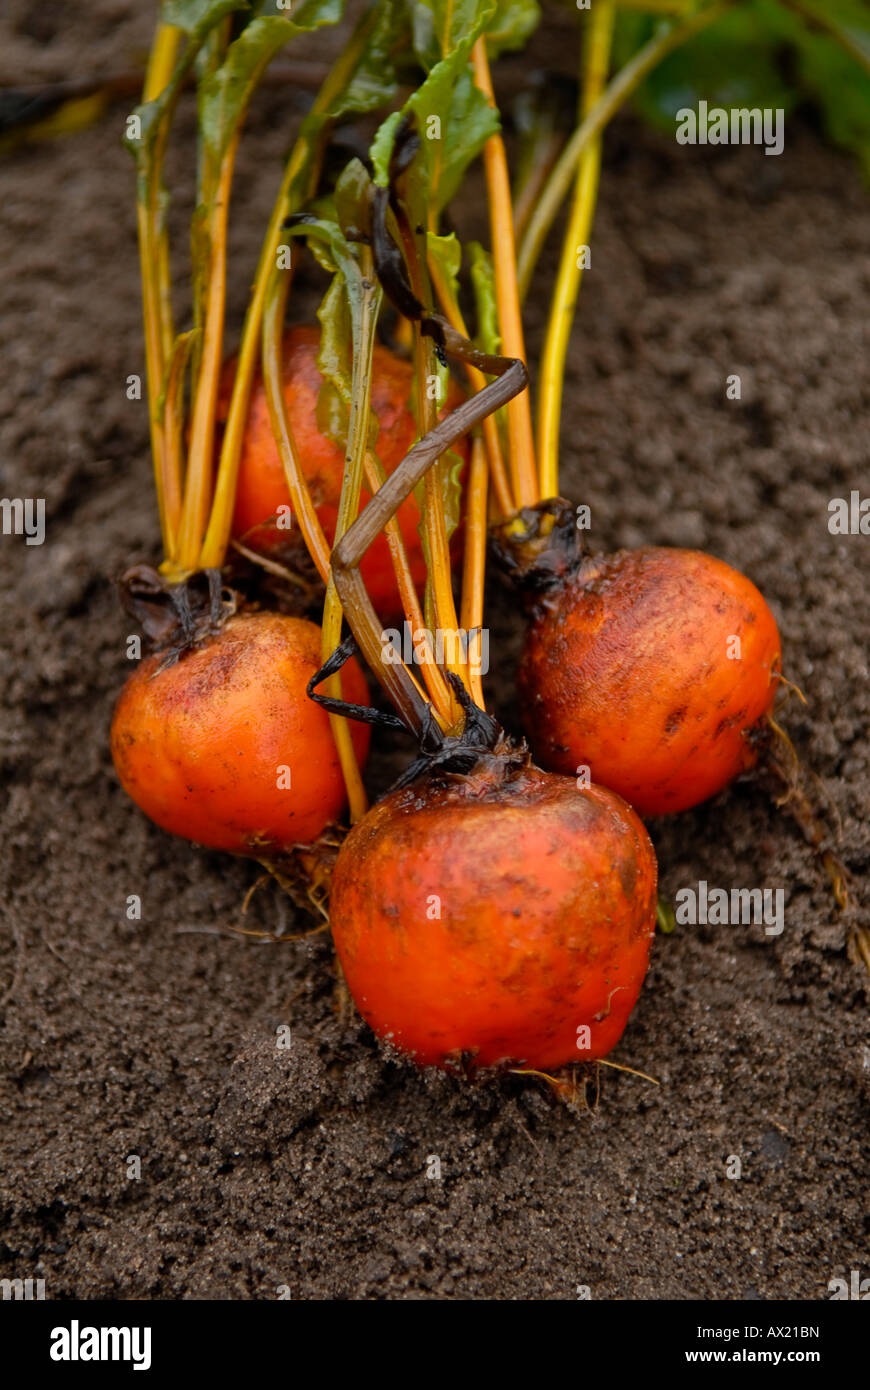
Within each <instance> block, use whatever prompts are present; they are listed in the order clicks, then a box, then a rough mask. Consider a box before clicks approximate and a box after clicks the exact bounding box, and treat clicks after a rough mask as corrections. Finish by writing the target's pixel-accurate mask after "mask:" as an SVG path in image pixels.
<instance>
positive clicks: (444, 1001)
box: [330, 755, 657, 1069]
mask: <svg viewBox="0 0 870 1390" xmlns="http://www.w3.org/2000/svg"><path fill="white" fill-rule="evenodd" d="M656 877H657V870H656V860H655V855H654V853H653V848H652V845H651V843H650V840H649V837H648V835H647V833H646V830H645V829H644V827H643V825H642V823H641V822H640V820H638V818H637V816H636V815H635V814H634V812H633V811H632V810H631V809H630V807H628V806H626V805H625V803H624V802H623V801H622V800H621V799H620V798H619V797H618V796H615V795H614V794H613V793H612V792H609V791H605V790H604V789H603V788H602V787H589V788H585V789H583V790H579V789H578V788H577V786H576V785H575V783H574V781H569V780H568V779H567V778H564V777H556V776H553V775H551V774H549V773H546V772H541V771H540V770H539V769H538V768H535V767H533V766H531V765H530V764H528V763H525V764H523V765H521V766H516V764H514V765H512V766H510V767H508V765H507V762H506V760H505V759H504V758H501V757H499V756H498V755H491V756H489V757H487V758H485V759H484V760H482V761H481V762H480V763H478V765H477V766H476V767H475V768H474V769H473V770H472V771H471V772H470V773H468V774H467V775H464V776H457V775H454V776H452V777H450V778H448V779H444V778H440V779H436V778H429V779H427V780H425V781H422V782H417V783H413V784H412V785H411V786H409V787H407V788H404V789H402V790H400V791H396V792H393V793H391V794H390V795H388V796H387V797H386V798H385V799H384V800H383V801H381V802H380V803H379V804H378V805H376V806H375V807H374V809H373V810H371V811H370V812H369V813H368V815H367V816H365V817H364V818H363V820H362V821H360V822H359V823H358V824H357V825H356V826H355V827H354V829H353V830H352V831H351V832H350V835H349V836H348V838H347V840H346V841H345V843H344V845H343V846H342V848H341V851H340V853H339V856H338V861H337V864H336V868H335V873H334V877H333V883H332V893H331V907H330V915H331V920H332V931H333V936H334V938H335V944H336V948H337V951H338V955H339V958H340V960H341V965H342V968H343V970H344V974H345V977H346V979H347V983H348V986H349V988H350V991H351V993H352V995H353V997H354V1000H355V1001H356V1004H357V1006H358V1008H359V1010H360V1012H361V1013H362V1015H363V1017H364V1018H365V1019H366V1020H367V1022H368V1023H369V1024H370V1025H371V1027H372V1028H373V1029H374V1031H375V1032H376V1033H377V1034H378V1036H379V1037H381V1038H384V1039H388V1040H389V1041H390V1042H391V1043H392V1044H393V1045H394V1046H395V1047H397V1048H399V1049H400V1050H401V1051H402V1052H404V1053H407V1054H409V1055H410V1056H411V1057H412V1058H413V1059H414V1061H416V1062H417V1063H418V1064H419V1065H421V1066H430V1065H431V1066H438V1067H449V1066H453V1065H459V1064H460V1063H461V1064H463V1065H466V1066H469V1065H470V1066H472V1067H475V1066H476V1067H485V1066H496V1065H505V1064H508V1063H511V1064H515V1065H525V1066H528V1067H533V1068H542V1069H543V1068H550V1069H552V1068H558V1067H560V1066H562V1065H564V1064H567V1063H569V1062H578V1061H586V1060H589V1059H591V1058H596V1057H603V1056H604V1055H605V1053H607V1052H609V1051H610V1049H611V1048H612V1047H613V1046H614V1044H615V1043H616V1042H617V1041H618V1039H619V1037H620V1036H621V1034H622V1031H623V1029H624V1028H625V1024H626V1021H627V1019H628V1016H629V1014H630V1012H631V1010H632V1008H633V1007H634V1004H635V1001H636V1000H637V997H638V993H639V991H640V988H641V985H642V983H643V979H644V976H645V974H646V970H647V964H648V959H649V951H650V943H651V941H652V937H653V932H654V925H655V911H656ZM584 1030H588V1032H587V1031H584Z"/></svg>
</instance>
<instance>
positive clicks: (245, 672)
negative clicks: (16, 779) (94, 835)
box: [111, 613, 369, 854]
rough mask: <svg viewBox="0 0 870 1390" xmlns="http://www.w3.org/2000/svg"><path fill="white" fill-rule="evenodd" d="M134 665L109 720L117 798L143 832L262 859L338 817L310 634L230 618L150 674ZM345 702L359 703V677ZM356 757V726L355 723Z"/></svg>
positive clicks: (333, 761) (315, 632)
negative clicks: (312, 683)
mask: <svg viewBox="0 0 870 1390" xmlns="http://www.w3.org/2000/svg"><path fill="white" fill-rule="evenodd" d="M161 660H162V658H161V657H160V655H159V654H158V655H155V656H152V657H149V658H148V659H147V660H145V661H143V662H142V664H141V666H139V667H138V669H137V670H136V671H135V673H134V674H133V675H132V676H131V677H130V679H129V680H128V681H127V683H126V685H125V686H124V688H123V690H122V691H121V694H120V696H119V698H118V703H117V706H116V708H115V715H114V719H113V721H112V736H111V743H112V757H113V758H114V761H115V767H116V769H117V772H118V776H119V778H120V779H121V783H122V785H123V787H124V789H125V791H126V792H127V793H128V794H129V795H130V796H131V797H132V799H133V800H134V801H135V802H136V803H137V805H138V806H139V807H141V809H142V810H143V811H144V812H145V814H146V815H148V816H150V817H151V819H152V820H153V821H156V823H157V824H158V825H160V826H162V827H163V829H164V830H170V831H172V833H173V834H175V835H183V836H185V837H186V838H187V839H189V840H194V841H196V842H197V844H201V845H208V846H209V847H210V848H212V849H224V850H231V851H233V852H235V853H237V854H265V853H267V852H268V851H269V850H270V849H278V850H287V849H289V848H291V847H292V846H293V845H294V844H307V843H309V842H311V841H313V840H315V839H316V838H317V836H318V835H319V834H320V833H321V832H322V831H323V830H324V829H325V828H326V826H327V825H328V824H329V823H330V822H331V821H333V820H335V819H336V818H337V817H339V816H340V815H341V813H342V810H343V808H344V803H345V796H344V781H343V778H342V774H341V768H340V765H339V761H338V754H337V752H336V750H335V745H334V742H333V738H332V732H331V729H330V726H329V718H328V716H327V715H326V714H325V713H324V711H323V710H322V709H320V708H319V707H318V706H317V705H315V704H313V703H312V701H311V700H309V699H308V698H307V696H306V693H305V687H306V684H307V682H308V680H309V679H310V678H311V676H312V675H313V674H314V672H315V671H316V670H317V668H318V667H319V665H320V630H319V628H317V627H316V626H315V625H314V624H313V623H309V622H306V621H305V620H304V619H301V618H290V617H283V616H280V615H278V614H272V613H253V614H243V615H239V616H236V617H232V618H230V619H229V621H228V622H227V623H226V624H225V625H224V626H223V627H222V628H221V629H220V631H219V632H218V633H217V634H216V635H214V636H212V637H209V638H207V639H206V640H205V642H204V643H203V644H201V645H199V646H196V647H194V648H193V649H192V650H191V651H189V652H187V653H185V654H184V655H183V656H182V657H181V658H180V659H179V660H178V661H176V662H174V663H173V664H171V665H166V666H163V668H162V669H161ZM342 681H343V689H344V692H345V694H346V698H347V699H349V700H352V701H355V702H359V703H365V702H366V700H367V698H368V691H367V687H366V683H365V679H364V677H363V675H362V672H361V670H360V668H359V666H358V665H357V664H356V663H355V662H354V661H350V662H348V663H347V665H346V666H345V667H344V670H343V672H342ZM352 729H353V733H352V736H353V740H354V746H355V749H356V753H357V756H358V757H359V758H361V759H362V758H364V757H365V754H366V752H367V749H368V738H369V730H368V726H367V725H362V724H354V725H353V726H352Z"/></svg>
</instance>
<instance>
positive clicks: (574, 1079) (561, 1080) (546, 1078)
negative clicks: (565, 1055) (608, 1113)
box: [508, 1062, 601, 1114]
mask: <svg viewBox="0 0 870 1390" xmlns="http://www.w3.org/2000/svg"><path fill="white" fill-rule="evenodd" d="M508 1070H509V1074H510V1075H511V1076H533V1077H535V1079H536V1080H538V1081H543V1082H544V1083H545V1084H546V1085H547V1086H548V1087H549V1089H550V1090H551V1091H552V1093H553V1095H554V1096H555V1097H556V1099H557V1100H560V1101H562V1103H563V1104H564V1105H567V1106H568V1107H569V1108H570V1109H572V1110H578V1111H582V1110H587V1111H589V1113H590V1114H594V1113H595V1111H596V1110H597V1109H598V1099H599V1095H600V1093H601V1086H600V1073H599V1070H598V1062H593V1063H586V1064H585V1065H583V1066H580V1067H570V1068H568V1075H567V1076H551V1075H550V1073H549V1072H546V1071H538V1070H537V1068H535V1067H510V1068H509V1069H508ZM581 1074H582V1083H583V1084H582V1087H581V1086H580V1085H579V1084H578V1080H579V1078H580V1077H581ZM590 1090H591V1096H590Z"/></svg>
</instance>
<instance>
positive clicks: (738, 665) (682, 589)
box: [519, 548, 781, 815]
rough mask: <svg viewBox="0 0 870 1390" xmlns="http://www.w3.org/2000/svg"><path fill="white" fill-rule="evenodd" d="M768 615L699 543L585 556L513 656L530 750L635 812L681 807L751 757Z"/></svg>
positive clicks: (776, 652) (769, 683) (772, 675)
mask: <svg viewBox="0 0 870 1390" xmlns="http://www.w3.org/2000/svg"><path fill="white" fill-rule="evenodd" d="M780 659H781V658H780V640H779V633H778V631H777V627H776V622H775V620H774V618H773V614H772V613H771V611H770V609H769V608H768V606H767V604H766V603H765V601H764V599H763V598H762V596H761V594H760V593H759V592H758V590H757V589H756V587H755V585H754V584H752V583H751V582H750V581H749V580H748V579H747V578H746V577H745V576H744V575H742V574H740V573H739V572H738V571H737V570H735V569H732V568H731V567H730V565H726V564H725V563H724V562H723V561H721V560H717V559H714V558H713V556H711V555H705V554H702V553H701V552H700V551H696V550H669V549H664V548H658V549H657V548H649V549H642V550H633V551H619V552H618V553H617V554H614V555H604V556H598V557H594V558H592V559H589V560H585V561H582V562H581V564H580V566H579V568H578V569H576V570H575V571H574V572H573V573H572V574H570V575H568V576H566V577H565V578H564V579H563V580H562V581H561V582H560V583H559V584H556V585H554V586H553V587H552V588H551V589H549V590H548V591H547V592H546V593H545V595H544V597H543V598H542V599H541V600H540V602H539V604H538V607H537V611H536V615H535V617H534V620H533V622H532V624H531V626H530V628H529V631H528V634H527V637H526V645H525V652H524V656H523V660H522V663H521V666H520V673H519V689H520V698H521V702H522V707H523V716H524V724H525V728H526V731H527V734H528V737H529V740H530V742H531V744H532V748H533V750H534V753H535V756H536V758H537V759H538V761H539V762H540V763H541V764H542V765H543V766H544V767H547V768H551V769H552V770H554V771H557V772H566V773H570V774H572V775H573V774H576V773H577V771H578V769H579V768H581V767H582V766H586V767H588V768H589V770H590V773H591V777H592V780H593V781H594V782H600V783H601V784H602V785H604V786H606V787H611V788H612V789H613V790H614V791H616V792H619V794H620V795H621V796H623V797H625V799H626V801H628V802H630V804H631V805H632V806H634V807H635V809H636V810H637V811H639V812H640V814H641V815H661V814H664V813H666V812H671V811H681V810H684V809H685V808H686V807H689V806H695V805H697V804H698V803H699V802H701V801H705V800H706V799H707V798H708V797H711V796H715V794H716V793H717V792H719V791H721V790H722V788H723V787H727V786H728V784H729V782H731V781H733V779H734V778H735V777H736V776H738V774H739V773H741V772H744V771H746V770H747V769H748V768H750V767H752V766H753V764H754V763H755V762H756V761H757V756H758V754H757V749H756V747H755V746H754V744H753V741H752V739H751V737H750V736H751V734H752V732H753V731H754V730H755V729H756V727H757V726H758V725H759V724H760V723H761V722H762V721H763V720H764V719H765V716H766V715H767V714H769V712H770V710H771V708H772V706H773V701H774V697H775V695H776V690H777V685H778V674H779V669H780Z"/></svg>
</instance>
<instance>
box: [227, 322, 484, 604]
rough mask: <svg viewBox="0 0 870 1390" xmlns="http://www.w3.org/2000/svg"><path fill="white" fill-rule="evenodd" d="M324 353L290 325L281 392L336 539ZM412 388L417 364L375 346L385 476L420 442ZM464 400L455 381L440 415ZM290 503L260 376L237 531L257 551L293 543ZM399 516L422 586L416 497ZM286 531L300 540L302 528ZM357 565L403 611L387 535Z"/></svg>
mask: <svg viewBox="0 0 870 1390" xmlns="http://www.w3.org/2000/svg"><path fill="white" fill-rule="evenodd" d="M319 350H320V330H319V329H318V328H313V327H308V326H300V327H296V328H292V329H290V331H289V332H288V333H287V335H286V337H285V339H284V353H283V367H284V378H285V387H284V395H285V399H286V401H287V408H288V412H289V416H290V425H291V428H292V431H293V437H294V439H295V442H296V446H297V449H298V453H299V459H300V462H301V465H302V469H303V471H304V473H305V477H306V479H307V482H308V486H309V488H310V490H311V497H312V501H313V502H314V505H315V507H316V509H317V515H318V518H319V520H320V524H321V526H322V527H323V531H324V534H325V536H326V538H327V540H328V541H329V542H330V544H331V543H332V541H333V540H334V537H335V524H336V519H337V516H338V504H339V498H340V496H341V483H342V478H343V476H344V467H345V464H344V455H343V453H342V450H341V449H340V448H338V446H337V445H336V444H334V443H333V441H332V440H331V439H329V438H328V436H327V435H325V434H323V432H322V431H321V429H320V428H319V426H318V423H317V401H318V395H319V392H320V388H321V386H322V384H323V378H322V376H321V375H320V371H319V369H318V366H317V354H318V352H319ZM231 380H232V368H230V370H229V372H228V373H227V376H226V378H225V383H224V385H225V390H224V392H223V400H222V410H221V413H222V414H223V413H225V411H226V408H227V404H228V400H229V396H228V391H227V388H228V386H229V383H230V382H231ZM413 389H414V368H413V365H412V364H411V363H410V362H406V361H404V360H403V359H402V358H400V357H397V356H396V355H395V353H392V352H390V351H389V349H387V348H385V347H382V346H381V345H380V344H376V345H375V349H374V358H373V364H372V394H371V412H372V418H373V419H375V420H377V422H378V424H379V426H380V432H379V434H378V438H377V444H376V450H377V454H378V457H379V459H380V461H381V463H382V464H383V466H384V469H385V470H386V472H387V473H388V474H389V473H392V471H393V469H394V468H396V466H397V465H398V464H399V463H401V461H402V459H403V458H404V457H405V455H406V454H407V452H408V450H409V449H410V448H411V446H412V445H413V444H414V442H415V440H416V439H417V427H416V423H415V420H414V412H413V406H412V402H413ZM461 400H462V394H461V392H460V391H459V388H458V387H456V386H455V385H453V384H451V387H450V391H449V394H448V400H447V406H446V409H445V411H444V412H442V414H444V413H446V411H448V410H452V409H453V408H454V407H455V406H456V405H457V404H458V403H459V402H460V401H461ZM454 450H455V452H456V453H457V454H458V455H459V457H460V458H462V459H463V461H466V460H467V457H468V445H467V442H466V441H465V440H464V439H463V440H460V441H459V442H458V443H457V444H455V445H454ZM368 500H369V493H367V492H365V491H363V493H362V499H361V503H360V507H361V508H362V507H364V506H365V504H366V502H367V501H368ZM289 506H290V494H289V492H288V489H287V484H286V481H285V478H284V469H283V466H282V464H281V459H280V457H279V454H278V450H277V447H276V445H275V439H274V436H273V434H272V426H271V424H270V421H269V410H268V406H267V403H266V393H265V389H264V387H263V383H262V380H260V379H258V380H257V381H256V382H255V384H254V388H253V390H252V393H251V403H250V409H249V414H248V424H247V429H246V431H245V438H244V444H243V448H242V456H241V461H240V465H239V480H238V491H237V493H236V506H235V514H234V517H233V535H234V536H235V537H236V538H237V539H239V540H241V541H243V542H244V544H245V545H247V546H248V547H249V548H251V549H253V550H257V551H260V552H261V553H273V552H274V551H275V550H276V549H278V548H280V547H284V546H286V545H287V542H288V531H287V530H286V529H280V528H279V527H277V526H276V525H275V524H274V521H273V519H274V518H275V516H276V515H277V514H278V509H279V507H289ZM397 520H398V524H399V529H400V531H401V533H402V539H403V540H404V543H405V547H406V549H407V553H408V561H409V565H410V568H411V574H412V576H413V579H414V583H415V585H416V586H417V587H418V588H419V587H421V586H422V585H423V584H424V583H425V580H426V562H425V558H424V555H423V546H422V543H421V540H420V535H419V532H418V529H417V528H418V526H419V524H420V510H419V507H418V506H417V502H416V500H415V498H414V497H413V495H412V496H411V497H409V498H408V499H407V500H406V501H405V502H403V503H402V505H401V507H400V508H399V511H398V514H397ZM289 534H290V536H291V537H292V536H293V535H294V534H295V536H296V537H298V531H295V533H294V532H291V533H289ZM360 570H361V573H362V576H363V579H364V580H365V583H366V588H367V590H368V593H369V597H370V598H371V600H372V602H373V603H374V605H375V607H376V608H377V609H378V610H379V611H383V612H384V613H385V614H388V615H392V614H395V613H398V612H400V611H401V607H402V605H401V601H400V598H399V592H398V587H397V585H396V580H395V575H394V573H393V566H392V561H391V559H390V552H389V547H388V544H387V540H386V537H385V536H383V535H381V536H378V538H377V539H376V540H375V542H374V544H373V545H372V546H371V547H370V549H369V550H368V552H367V554H366V555H365V556H364V557H363V560H362V564H361V566H360Z"/></svg>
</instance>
